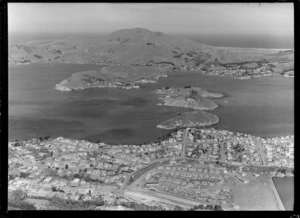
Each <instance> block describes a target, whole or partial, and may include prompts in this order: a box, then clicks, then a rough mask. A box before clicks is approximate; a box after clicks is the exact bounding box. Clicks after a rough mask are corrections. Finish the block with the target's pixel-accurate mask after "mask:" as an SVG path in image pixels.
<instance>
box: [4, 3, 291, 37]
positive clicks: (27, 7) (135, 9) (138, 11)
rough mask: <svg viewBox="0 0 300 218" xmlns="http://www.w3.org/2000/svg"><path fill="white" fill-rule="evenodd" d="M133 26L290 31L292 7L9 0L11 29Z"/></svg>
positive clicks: (207, 31) (187, 31)
mask: <svg viewBox="0 0 300 218" xmlns="http://www.w3.org/2000/svg"><path fill="white" fill-rule="evenodd" d="M136 27H142V28H146V29H150V30H153V31H160V32H164V33H167V34H181V35H199V34H202V35H248V36H249V35H252V36H257V35H264V36H268V37H271V36H272V37H273V38H276V37H277V38H280V37H286V36H289V37H292V36H293V34H294V9H293V4H292V3H261V4H259V3H210V4H209V3H205V4H204V3H186V4H183V3H172V4H171V3H8V30H9V33H27V34H31V33H111V32H113V31H116V30H119V29H129V28H136ZM266 40H267V38H266Z"/></svg>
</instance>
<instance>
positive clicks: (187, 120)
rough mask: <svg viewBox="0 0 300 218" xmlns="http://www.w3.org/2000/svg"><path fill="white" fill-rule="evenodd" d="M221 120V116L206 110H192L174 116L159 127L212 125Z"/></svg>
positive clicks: (158, 126) (174, 127)
mask: <svg viewBox="0 0 300 218" xmlns="http://www.w3.org/2000/svg"><path fill="white" fill-rule="evenodd" d="M218 122H219V118H218V117H217V116H216V115H214V114H210V113H207V112H204V111H192V112H185V113H182V114H180V115H178V116H176V117H174V118H171V119H169V120H167V121H164V122H162V123H160V124H159V125H157V128H162V129H176V128H184V127H200V126H210V125H213V124H216V123H218Z"/></svg>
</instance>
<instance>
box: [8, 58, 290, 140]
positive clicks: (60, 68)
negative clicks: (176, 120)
mask: <svg viewBox="0 0 300 218" xmlns="http://www.w3.org/2000/svg"><path fill="white" fill-rule="evenodd" d="M99 68H101V66H99V65H79V64H54V63H51V64H31V65H18V66H10V67H9V139H10V140H13V139H19V140H21V139H31V138H34V137H40V136H42V137H43V136H51V137H58V136H64V137H69V138H74V139H86V140H89V141H94V142H95V141H104V142H106V143H112V144H119V143H131V144H140V143H143V142H148V141H152V140H154V139H156V138H157V137H158V136H160V135H161V134H163V133H165V132H167V130H163V129H158V128H156V125H157V124H158V123H160V122H162V121H165V120H168V119H170V118H172V117H174V116H176V114H178V113H182V112H184V111H187V110H188V109H185V108H177V107H167V106H158V105H157V103H159V99H158V98H157V95H156V94H155V93H154V90H155V89H157V88H161V87H165V86H170V87H181V86H186V85H191V86H199V87H202V88H204V89H207V90H208V91H212V92H217V93H222V94H224V96H225V97H224V98H221V99H213V100H214V101H215V102H216V103H217V104H218V105H219V106H218V107H217V108H216V109H215V110H212V111H210V113H213V114H216V115H217V116H218V117H219V120H220V121H219V123H218V124H215V125H213V126H212V127H215V128H220V129H227V130H230V131H237V132H244V133H249V134H253V135H258V136H263V137H269V136H281V135H287V134H293V132H294V79H293V78H284V77H281V76H272V77H264V78H255V79H251V80H236V79H233V78H230V77H217V76H206V75H203V74H201V73H197V72H175V73H172V74H171V75H169V77H168V78H161V79H160V80H159V83H157V84H147V85H142V87H141V88H140V89H137V90H136V89H133V90H123V89H115V88H101V89H100V88H99V89H87V90H80V91H72V92H60V91H58V90H55V84H57V83H59V82H60V81H62V80H63V79H65V78H67V77H69V76H70V75H71V74H72V73H75V72H78V71H84V70H96V69H99Z"/></svg>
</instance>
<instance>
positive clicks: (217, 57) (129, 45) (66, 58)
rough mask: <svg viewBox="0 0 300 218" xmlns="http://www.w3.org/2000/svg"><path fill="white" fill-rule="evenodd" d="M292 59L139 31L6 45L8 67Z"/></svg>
mask: <svg viewBox="0 0 300 218" xmlns="http://www.w3.org/2000/svg"><path fill="white" fill-rule="evenodd" d="M293 56H294V52H293V51H280V50H270V49H269V50H268V49H242V48H239V49H233V48H228V49H227V48H217V47H214V46H210V45H205V44H201V43H197V42H194V41H192V40H190V39H187V38H184V37H177V36H169V35H167V34H165V33H162V32H154V31H150V30H147V29H143V28H134V29H123V30H118V31H115V32H113V33H111V34H109V35H106V36H103V37H99V38H83V37H68V38H65V39H60V40H39V41H29V42H24V43H16V42H15V43H11V44H10V45H9V63H10V64H28V63H37V62H58V63H79V64H99V65H100V64H101V65H103V64H109V65H134V66H153V67H158V68H164V69H167V70H187V69H203V68H204V67H207V66H211V65H217V66H218V65H222V64H227V63H241V62H251V61H252V62H261V61H263V62H278V61H285V62H293V60H294V57H293Z"/></svg>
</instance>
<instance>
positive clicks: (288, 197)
mask: <svg viewBox="0 0 300 218" xmlns="http://www.w3.org/2000/svg"><path fill="white" fill-rule="evenodd" d="M273 181H274V184H275V187H276V189H277V191H278V194H279V196H280V199H281V201H282V204H283V206H284V207H285V209H286V210H293V206H294V178H293V177H274V178H273Z"/></svg>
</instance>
